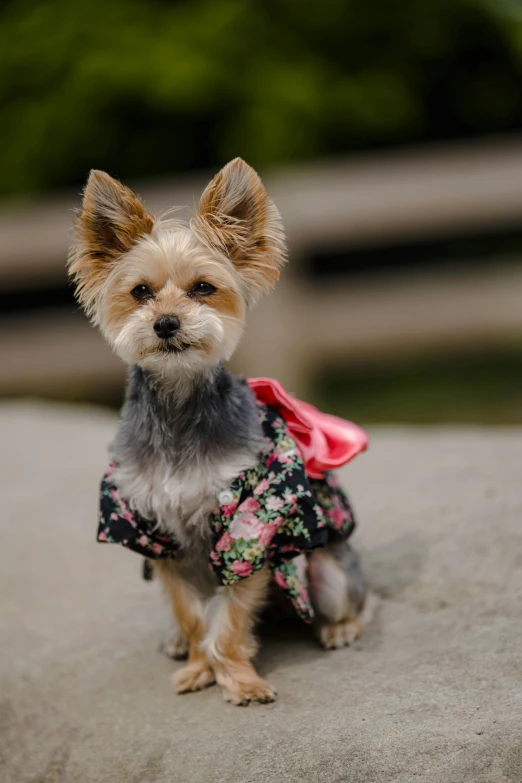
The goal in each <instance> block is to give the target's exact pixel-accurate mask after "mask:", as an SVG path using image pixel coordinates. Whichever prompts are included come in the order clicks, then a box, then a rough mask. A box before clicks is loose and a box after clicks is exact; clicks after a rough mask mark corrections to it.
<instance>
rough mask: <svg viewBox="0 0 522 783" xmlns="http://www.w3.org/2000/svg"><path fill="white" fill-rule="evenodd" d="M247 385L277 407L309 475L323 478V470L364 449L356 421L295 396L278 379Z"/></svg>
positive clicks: (364, 441)
mask: <svg viewBox="0 0 522 783" xmlns="http://www.w3.org/2000/svg"><path fill="white" fill-rule="evenodd" d="M248 385H249V386H250V388H251V389H252V391H253V392H254V394H255V396H256V398H257V399H258V400H259V402H261V403H263V404H265V405H269V406H270V407H272V408H275V409H276V410H278V411H279V413H280V414H281V416H282V417H283V419H284V420H285V421H286V424H287V426H288V429H289V430H290V432H291V434H292V436H293V437H294V438H295V440H296V441H297V445H298V446H299V449H300V451H301V453H302V455H303V459H304V463H305V469H306V472H307V473H308V475H309V476H310V477H311V478H323V475H324V471H325V470H332V469H333V468H340V467H341V466H342V465H345V464H346V463H347V462H349V461H350V460H351V459H353V458H354V457H356V456H357V454H359V453H360V452H361V451H365V450H366V449H367V448H368V435H367V434H366V433H365V431H364V430H363V429H361V428H360V427H358V426H357V424H352V422H351V421H346V420H345V419H340V418H338V417H337V416H331V415H330V414H328V413H322V412H321V411H319V410H317V408H314V406H313V405H310V404H309V403H307V402H303V401H302V400H298V399H296V397H293V396H292V395H291V394H288V392H287V391H286V389H285V388H284V387H283V386H282V385H281V384H280V383H279V381H276V380H274V379H273V378H249V379H248Z"/></svg>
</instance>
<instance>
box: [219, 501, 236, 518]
mask: <svg viewBox="0 0 522 783" xmlns="http://www.w3.org/2000/svg"><path fill="white" fill-rule="evenodd" d="M236 508H237V500H234V502H233V503H229V504H228V506H222V507H221V513H222V514H223V516H224V517H225V519H228V518H229V517H231V516H233V515H234V514H235V513H236ZM218 513H219V509H218Z"/></svg>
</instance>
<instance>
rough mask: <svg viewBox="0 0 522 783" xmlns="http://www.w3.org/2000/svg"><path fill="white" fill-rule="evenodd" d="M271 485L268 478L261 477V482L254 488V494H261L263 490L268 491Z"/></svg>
mask: <svg viewBox="0 0 522 783" xmlns="http://www.w3.org/2000/svg"><path fill="white" fill-rule="evenodd" d="M269 487H270V482H269V481H268V479H266V478H264V479H261V481H260V482H259V484H258V485H257V487H256V488H255V490H254V495H261V494H262V493H263V492H266V491H267V489H268V488H269Z"/></svg>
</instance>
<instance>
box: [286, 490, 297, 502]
mask: <svg viewBox="0 0 522 783" xmlns="http://www.w3.org/2000/svg"><path fill="white" fill-rule="evenodd" d="M283 497H284V499H285V503H289V504H290V505H293V504H294V503H295V502H296V501H297V495H296V494H295V493H294V492H285V494H284V495H283Z"/></svg>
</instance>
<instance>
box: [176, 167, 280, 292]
mask: <svg viewBox="0 0 522 783" xmlns="http://www.w3.org/2000/svg"><path fill="white" fill-rule="evenodd" d="M191 228H192V230H193V231H194V233H195V234H196V235H197V236H198V237H199V239H201V240H202V241H203V242H204V243H205V244H206V245H207V246H209V247H212V248H215V249H217V250H220V251H221V252H223V253H225V255H227V256H228V257H229V258H230V260H231V261H232V263H233V264H234V266H235V267H236V269H237V271H238V272H239V274H240V275H241V277H242V278H243V280H244V282H245V284H246V291H247V296H248V299H249V300H250V301H255V299H257V298H258V297H259V296H260V295H261V294H264V293H268V291H270V289H271V288H273V286H274V285H275V284H276V282H277V280H278V278H279V272H280V269H281V267H282V266H283V264H284V263H285V261H286V246H285V236H284V231H283V224H282V222H281V217H280V215H279V212H278V211H277V209H276V207H275V206H274V204H273V203H272V201H271V200H270V198H269V197H268V193H267V192H266V190H265V188H264V186H263V183H262V182H261V180H260V178H259V177H258V175H257V174H256V172H255V171H254V169H252V168H250V166H248V165H247V164H246V163H245V161H244V160H241V158H235V160H232V161H231V162H230V163H227V165H226V166H225V167H224V168H223V169H221V171H220V172H219V173H218V174H217V175H216V176H215V177H214V179H213V180H212V181H211V182H210V183H209V184H208V185H207V187H206V188H205V190H204V192H203V195H202V196H201V200H200V202H199V212H198V214H197V215H196V216H195V217H194V218H193V219H192V220H191Z"/></svg>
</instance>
